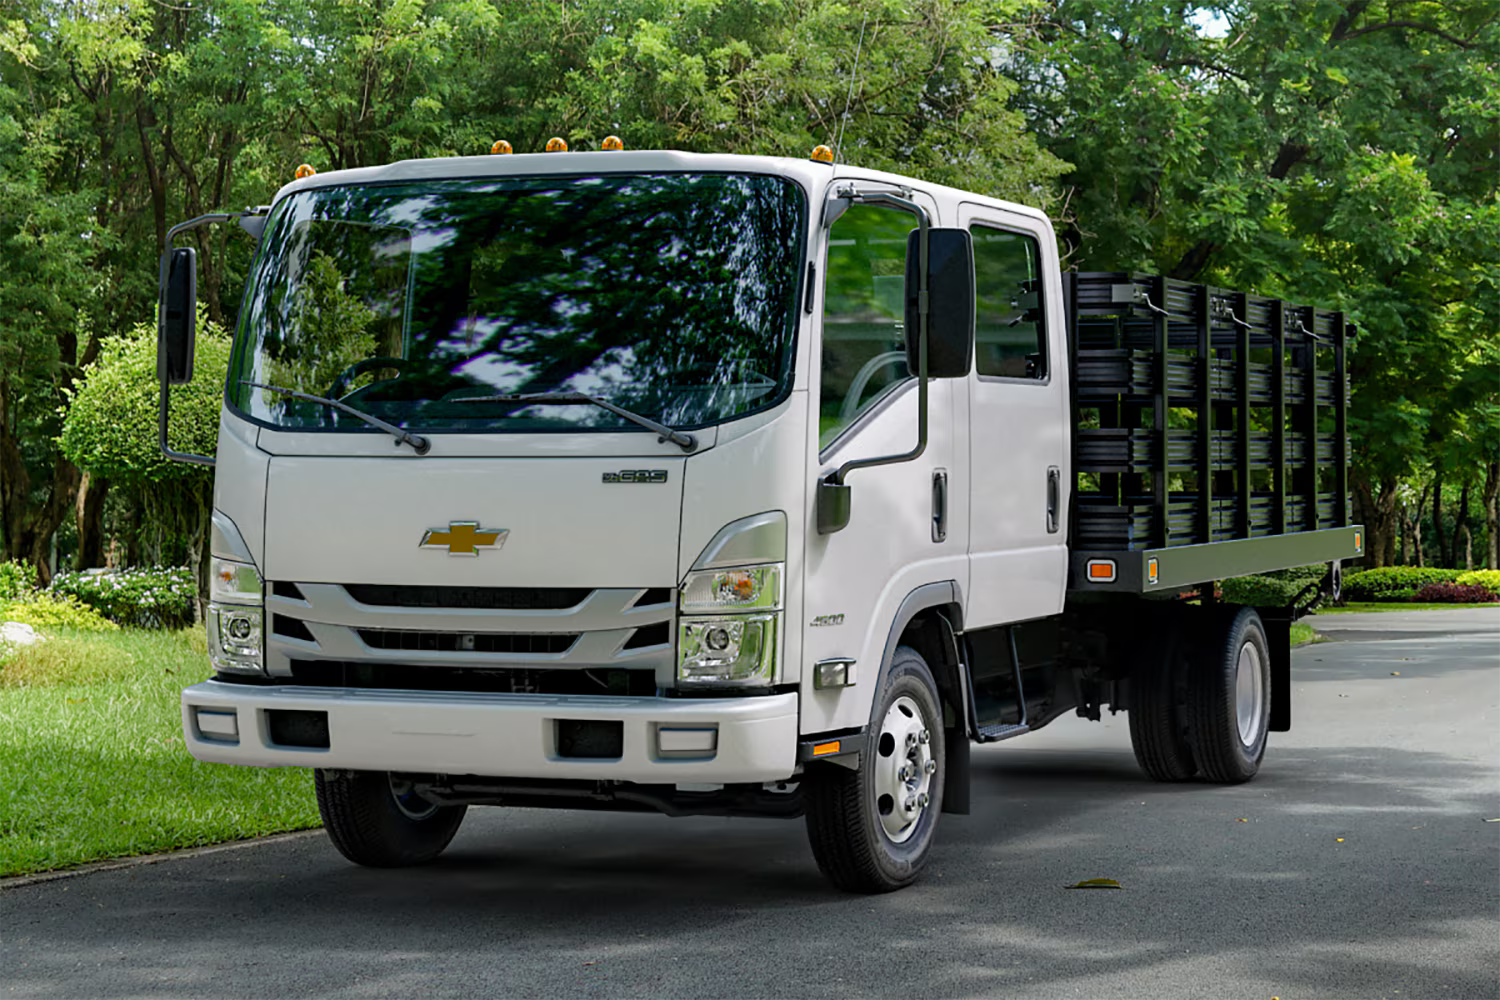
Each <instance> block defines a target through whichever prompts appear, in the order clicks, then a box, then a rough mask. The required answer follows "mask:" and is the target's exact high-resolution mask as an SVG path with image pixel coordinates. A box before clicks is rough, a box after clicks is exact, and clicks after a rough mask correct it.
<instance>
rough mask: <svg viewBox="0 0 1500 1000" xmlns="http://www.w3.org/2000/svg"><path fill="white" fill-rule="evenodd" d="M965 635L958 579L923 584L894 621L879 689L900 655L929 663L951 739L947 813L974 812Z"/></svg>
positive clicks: (948, 743) (945, 800)
mask: <svg viewBox="0 0 1500 1000" xmlns="http://www.w3.org/2000/svg"><path fill="white" fill-rule="evenodd" d="M962 633H963V588H962V587H960V586H959V584H958V581H956V580H944V581H941V582H938V583H928V584H923V585H922V586H920V587H918V588H917V589H915V590H913V591H912V592H911V593H910V594H907V595H906V598H905V599H904V600H903V601H902V602H901V605H900V607H899V608H897V609H896V615H895V617H894V618H893V619H892V621H891V629H890V633H889V635H888V636H887V638H886V641H885V650H884V652H883V653H882V655H881V658H880V672H879V674H878V675H877V676H876V686H875V689H876V690H877V691H879V690H880V689H881V686H882V685H883V684H884V683H885V678H886V674H887V673H888V672H889V670H890V668H891V662H892V661H893V660H894V659H895V656H896V650H897V649H898V648H899V647H901V646H910V647H911V648H913V649H915V650H916V651H917V652H918V653H920V654H922V658H923V659H924V660H926V661H927V667H928V669H929V670H931V671H932V679H933V680H934V681H935V682H936V683H937V687H938V701H939V703H940V704H941V705H942V707H943V729H944V730H945V732H946V735H947V739H946V740H945V746H946V748H947V761H946V768H947V776H946V778H945V779H944V784H943V812H951V813H958V814H960V815H967V814H968V812H969V712H968V704H969V699H968V678H967V676H966V675H965V672H964V671H965V666H964V662H963V657H962V653H961V652H960V650H961V646H960V639H959V636H960V635H961V634H962Z"/></svg>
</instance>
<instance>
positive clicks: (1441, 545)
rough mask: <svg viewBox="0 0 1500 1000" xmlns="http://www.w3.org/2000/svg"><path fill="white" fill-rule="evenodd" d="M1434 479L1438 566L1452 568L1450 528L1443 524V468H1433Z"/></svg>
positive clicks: (1433, 513) (1433, 507)
mask: <svg viewBox="0 0 1500 1000" xmlns="http://www.w3.org/2000/svg"><path fill="white" fill-rule="evenodd" d="M1432 472H1433V477H1432V527H1433V530H1434V531H1435V532H1436V534H1437V564H1438V566H1439V567H1442V566H1451V565H1452V564H1453V560H1452V559H1450V558H1449V557H1448V556H1449V551H1448V526H1447V525H1445V524H1444V523H1443V467H1442V466H1441V465H1437V466H1434V467H1433V470H1432Z"/></svg>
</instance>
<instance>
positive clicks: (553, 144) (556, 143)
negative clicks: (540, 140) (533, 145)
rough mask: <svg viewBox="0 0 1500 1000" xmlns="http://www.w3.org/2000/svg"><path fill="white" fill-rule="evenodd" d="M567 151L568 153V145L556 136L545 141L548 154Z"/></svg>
mask: <svg viewBox="0 0 1500 1000" xmlns="http://www.w3.org/2000/svg"><path fill="white" fill-rule="evenodd" d="M567 151H568V144H567V143H566V142H564V141H563V140H562V139H560V138H558V137H557V136H553V137H552V138H550V139H548V140H547V152H549V153H566V152H567Z"/></svg>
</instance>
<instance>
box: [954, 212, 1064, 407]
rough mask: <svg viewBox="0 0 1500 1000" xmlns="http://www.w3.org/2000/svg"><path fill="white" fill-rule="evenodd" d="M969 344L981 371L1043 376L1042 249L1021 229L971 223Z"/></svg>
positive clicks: (1044, 375) (1044, 359) (1045, 374)
mask: <svg viewBox="0 0 1500 1000" xmlns="http://www.w3.org/2000/svg"><path fill="white" fill-rule="evenodd" d="M972 235H973V237H974V299H975V317H974V320H975V322H974V341H975V344H974V347H975V358H974V362H975V367H976V369H977V370H978V371H979V374H981V375H1000V376H1003V377H1006V378H1030V379H1045V378H1046V377H1047V339H1046V329H1047V328H1046V325H1045V323H1044V322H1043V319H1042V317H1043V309H1042V306H1043V303H1042V282H1041V276H1042V267H1041V253H1040V251H1039V249H1038V247H1037V243H1036V240H1034V239H1032V238H1031V237H1030V236H1026V235H1023V234H1021V233H1012V232H1007V231H1006V230H1004V229H991V228H990V227H988V226H975V227H974V228H973V231H972Z"/></svg>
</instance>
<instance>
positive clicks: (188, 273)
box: [156, 247, 198, 385]
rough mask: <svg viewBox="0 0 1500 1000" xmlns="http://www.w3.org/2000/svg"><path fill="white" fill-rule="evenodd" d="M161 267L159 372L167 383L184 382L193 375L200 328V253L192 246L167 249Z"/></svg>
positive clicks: (157, 349)
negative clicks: (195, 343)
mask: <svg viewBox="0 0 1500 1000" xmlns="http://www.w3.org/2000/svg"><path fill="white" fill-rule="evenodd" d="M161 269H162V278H161V301H160V303H159V312H160V317H161V318H160V320H159V321H158V326H157V331H156V340H157V345H156V375H157V377H158V378H160V379H162V380H163V381H165V382H166V383H167V384H168V385H183V384H184V383H186V382H188V381H190V380H191V379H192V377H193V341H194V339H195V336H196V334H197V330H198V315H197V310H198V254H197V252H196V251H195V250H193V249H192V248H191V247H181V248H179V249H176V250H168V251H167V253H166V255H165V257H164V258H163V260H162V268H161Z"/></svg>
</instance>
